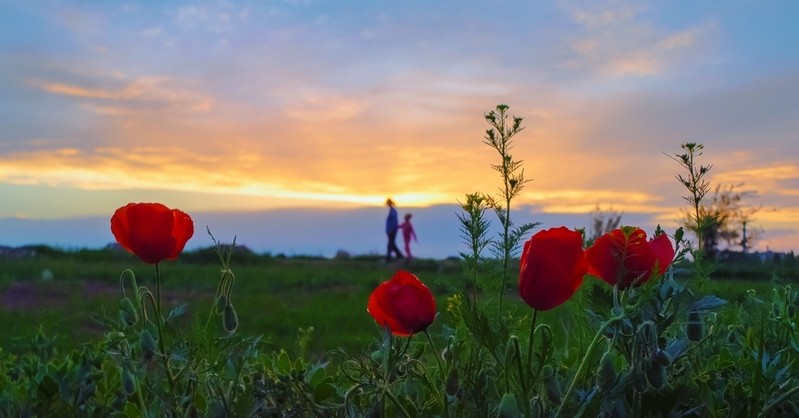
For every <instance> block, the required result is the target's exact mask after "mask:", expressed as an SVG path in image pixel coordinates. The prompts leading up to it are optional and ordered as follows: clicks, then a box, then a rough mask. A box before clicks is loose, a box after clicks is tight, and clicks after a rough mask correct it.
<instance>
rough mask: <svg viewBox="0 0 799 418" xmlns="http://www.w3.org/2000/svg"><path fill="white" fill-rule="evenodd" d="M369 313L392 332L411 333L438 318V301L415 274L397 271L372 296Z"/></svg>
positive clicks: (422, 328) (423, 328)
mask: <svg viewBox="0 0 799 418" xmlns="http://www.w3.org/2000/svg"><path fill="white" fill-rule="evenodd" d="M366 310H367V312H369V313H370V314H371V315H372V317H373V318H374V319H375V321H377V323H378V324H379V325H380V326H384V327H388V328H389V329H390V330H391V333H392V334H394V335H399V336H410V335H413V334H416V333H417V332H422V331H424V330H426V329H427V327H429V326H430V324H432V323H433V320H434V319H435V318H436V300H435V299H434V298H433V294H432V293H431V292H430V289H428V288H427V286H425V285H424V283H422V282H421V281H420V280H419V279H418V278H417V277H416V276H414V275H413V274H411V273H408V272H407V271H404V270H398V271H397V272H396V273H395V274H394V277H392V278H391V280H389V281H386V282H383V283H381V284H380V286H377V289H375V290H374V292H372V294H371V295H369V303H368V304H367V306H366Z"/></svg>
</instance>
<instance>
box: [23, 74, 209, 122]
mask: <svg viewBox="0 0 799 418" xmlns="http://www.w3.org/2000/svg"><path fill="white" fill-rule="evenodd" d="M29 85H31V86H33V87H36V88H38V89H40V90H43V91H46V92H48V93H52V94H59V95H65V96H71V97H77V98H81V99H89V100H94V101H100V102H107V101H112V102H117V103H120V102H121V103H122V104H117V106H124V105H127V106H133V105H137V106H138V107H137V109H142V107H144V108H145V109H146V108H147V107H150V108H155V109H152V110H169V111H172V112H175V113H207V112H210V111H211V110H212V109H213V108H214V106H215V101H214V99H212V98H211V97H209V96H207V95H204V94H202V93H199V92H197V91H193V90H191V89H189V88H187V87H185V86H182V85H180V83H177V82H175V81H174V80H171V79H169V78H167V77H142V78H138V79H135V80H132V81H129V82H128V83H126V84H124V85H123V86H122V87H120V88H116V89H114V88H89V87H85V86H81V85H77V84H66V83H61V82H54V81H42V80H30V81H29ZM117 106H111V107H109V106H108V105H99V106H89V107H88V109H90V110H94V111H96V112H97V113H101V114H112V115H113V114H120V113H124V111H123V109H124V107H123V108H122V109H120V108H119V107H117ZM131 109H132V108H131ZM129 110H130V109H129Z"/></svg>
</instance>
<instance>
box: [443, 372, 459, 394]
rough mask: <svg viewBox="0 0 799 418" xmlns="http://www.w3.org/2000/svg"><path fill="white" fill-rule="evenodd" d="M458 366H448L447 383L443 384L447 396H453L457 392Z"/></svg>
mask: <svg viewBox="0 0 799 418" xmlns="http://www.w3.org/2000/svg"><path fill="white" fill-rule="evenodd" d="M458 389H459V385H458V368H457V367H450V369H449V374H447V383H446V384H445V385H444V390H445V391H446V392H447V396H455V395H457V394H458Z"/></svg>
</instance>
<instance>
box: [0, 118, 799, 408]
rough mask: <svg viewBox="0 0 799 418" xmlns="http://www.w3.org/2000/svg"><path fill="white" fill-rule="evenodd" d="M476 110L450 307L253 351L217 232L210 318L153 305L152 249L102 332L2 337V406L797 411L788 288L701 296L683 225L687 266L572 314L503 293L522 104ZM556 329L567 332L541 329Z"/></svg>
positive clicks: (798, 371)
mask: <svg viewBox="0 0 799 418" xmlns="http://www.w3.org/2000/svg"><path fill="white" fill-rule="evenodd" d="M508 118H510V123H508ZM485 119H486V121H487V123H488V124H489V125H490V129H488V130H487V131H486V137H485V143H486V144H487V145H488V146H489V147H490V148H492V149H493V150H495V151H496V152H497V154H498V156H499V162H498V163H497V164H495V165H493V166H492V167H493V168H494V169H495V170H496V171H497V172H498V173H499V175H500V179H501V182H500V188H499V194H498V195H486V194H483V193H479V192H476V193H471V194H468V195H466V197H465V200H464V202H462V203H461V208H462V213H461V214H459V221H460V224H461V232H462V235H463V240H464V244H465V250H464V251H463V253H462V254H461V257H462V263H463V268H464V274H465V277H466V280H465V282H464V283H465V284H464V286H463V289H462V291H460V292H457V293H455V294H454V295H452V296H451V297H449V298H448V299H447V305H446V307H441V308H440V311H443V310H445V311H446V312H447V314H448V318H449V319H450V321H448V322H446V323H439V322H435V323H434V326H433V327H431V328H430V329H425V330H424V331H423V332H418V333H415V334H411V335H410V336H408V337H397V336H396V335H392V333H391V332H390V331H389V329H388V328H386V329H383V330H382V332H381V333H380V335H379V338H378V339H377V341H376V342H375V344H374V345H373V346H372V347H365V348H364V351H363V352H347V351H344V350H335V351H332V352H330V353H329V355H328V356H326V358H324V359H319V358H314V357H313V356H311V355H310V354H309V352H308V349H307V348H308V344H309V341H310V340H311V338H313V329H311V328H309V329H304V330H301V332H300V335H299V336H298V339H297V343H296V346H294V347H284V348H282V349H279V350H267V349H265V344H264V341H263V340H262V339H261V338H260V337H245V336H241V335H239V332H238V331H237V330H238V324H239V321H241V320H246V318H242V319H240V318H239V317H238V314H237V312H236V310H235V305H234V302H235V292H234V282H235V275H234V272H233V270H232V269H231V267H230V261H231V256H232V255H233V251H234V247H233V246H225V245H221V244H219V243H218V242H216V241H215V243H216V247H215V249H216V254H217V257H218V259H219V263H220V266H221V270H220V278H219V281H218V286H217V292H216V298H215V299H214V303H213V304H212V306H209V307H208V315H207V317H205V318H204V319H203V320H201V319H198V318H197V317H196V316H195V317H194V318H193V319H189V318H187V315H186V309H185V305H179V306H177V307H175V308H173V309H171V310H169V311H168V312H164V311H162V305H161V303H162V301H161V299H162V294H161V291H162V290H161V282H160V271H159V268H160V267H159V264H156V270H155V280H154V286H155V287H154V288H153V289H151V288H149V287H148V286H145V285H142V284H141V283H140V280H138V279H137V278H136V277H135V275H134V274H133V272H132V271H125V272H123V273H122V276H121V277H120V287H121V295H122V298H121V300H120V305H119V308H118V312H117V315H116V316H113V317H109V318H107V319H106V322H107V323H106V325H107V327H108V330H107V331H106V332H105V334H104V335H103V336H102V337H101V338H99V339H97V340H95V341H91V342H88V343H87V344H86V345H85V346H84V347H83V348H82V349H80V350H74V351H71V352H60V351H58V350H57V349H55V348H54V345H53V340H52V338H50V337H48V336H45V335H38V336H37V337H35V338H33V339H32V340H31V341H30V351H29V352H28V353H26V354H22V355H19V356H15V355H11V354H8V353H3V352H1V351H0V416H9V417H12V416H15V417H28V416H61V417H70V416H74V417H89V416H92V417H106V416H121V417H140V416H143V417H196V416H208V417H226V416H242V417H244V416H247V417H314V416H315V417H396V416H399V417H436V416H438V417H489V416H496V417H565V416H578V417H579V416H583V417H624V416H643V417H676V416H687V417H692V416H693V417H789V416H799V407H798V405H799V363H798V362H799V330H797V322H798V321H799V290H797V289H795V288H794V287H791V286H776V285H775V286H774V288H773V291H772V293H771V294H765V295H763V294H757V293H756V292H754V291H752V292H750V293H749V294H748V295H747V296H746V298H745V299H744V300H743V301H742V302H728V301H725V300H723V299H721V298H719V297H716V296H714V295H711V294H708V293H707V292H706V291H705V288H706V286H707V283H708V282H709V280H710V275H711V273H712V272H713V270H714V265H712V264H710V263H708V262H707V261H706V260H705V258H704V257H703V253H702V251H701V247H700V248H694V247H693V243H691V242H689V241H688V240H687V239H685V237H684V233H683V230H682V229H678V230H677V231H674V233H673V234H672V235H671V238H672V239H673V241H674V242H675V243H676V249H675V250H676V257H675V263H680V265H689V266H691V273H690V277H688V278H687V279H683V278H679V277H675V276H674V274H673V273H674V272H673V271H671V270H670V271H667V272H666V274H664V275H656V277H653V278H652V279H651V280H649V281H648V282H645V283H640V284H628V285H625V286H621V285H618V284H617V285H616V286H613V287H611V286H608V285H607V283H604V282H601V281H599V280H597V279H595V278H592V277H587V279H586V280H587V283H585V284H584V285H583V286H582V287H581V288H580V290H579V291H578V292H577V293H576V294H575V295H574V297H573V298H572V299H571V300H570V301H569V302H568V303H569V305H570V306H569V307H570V308H572V311H571V312H573V313H574V314H573V315H571V316H570V317H569V320H568V321H562V322H560V323H554V322H548V321H547V319H550V318H553V317H552V316H550V315H547V313H545V312H539V311H538V310H536V309H530V308H529V307H527V306H520V305H518V304H509V303H506V302H507V298H509V297H514V296H515V295H516V292H513V291H509V289H513V288H514V287H513V286H509V282H510V281H511V280H512V279H513V277H512V273H513V272H515V271H516V270H515V269H514V268H513V263H516V262H517V260H518V257H519V247H520V244H521V243H522V242H523V241H524V240H525V238H526V236H527V235H528V234H529V233H530V231H532V230H533V229H534V228H535V227H536V226H537V224H534V223H523V224H520V225H518V226H517V225H516V224H515V223H514V222H512V220H511V216H510V215H511V210H510V209H511V204H512V203H513V200H514V198H515V197H517V196H518V194H519V193H520V192H521V191H522V189H523V186H524V185H525V184H526V183H527V182H528V180H527V179H526V178H525V177H524V173H523V169H522V162H521V161H519V160H516V159H514V158H513V157H512V155H511V154H510V152H511V150H512V141H511V138H512V137H514V136H515V135H516V134H517V133H519V132H520V131H521V130H522V129H523V127H522V118H520V117H510V116H509V114H508V107H507V106H505V105H500V106H497V107H496V109H495V110H493V111H491V112H489V113H487V114H486V115H485ZM701 149H702V146H701V145H699V144H685V145H683V153H682V154H676V155H675V156H674V158H675V160H676V161H677V162H679V163H680V165H681V166H683V168H685V169H686V170H687V172H688V174H686V175H681V176H678V179H679V181H680V182H681V183H683V184H684V185H685V186H686V188H687V190H688V196H687V197H686V201H687V202H688V203H689V204H690V205H691V209H690V210H689V212H688V213H690V216H692V218H691V223H690V224H689V227H690V228H692V229H695V231H694V232H697V231H698V235H699V237H700V239H699V241H698V245H700V246H701V245H703V244H702V242H703V241H702V238H701V233H702V232H701V231H702V228H703V227H704V225H707V224H708V223H709V222H712V220H708V219H704V218H703V216H705V215H706V214H703V212H702V211H701V207H702V206H701V202H702V199H703V198H704V197H705V195H706V193H707V191H708V190H709V183H707V181H706V180H705V178H704V176H705V175H706V174H707V172H708V171H709V170H710V166H709V165H700V164H698V162H697V157H698V151H699V150H701ZM492 214H493V216H494V217H495V218H496V220H497V221H498V222H499V224H500V226H501V228H500V232H499V234H498V236H496V237H494V236H490V235H489V232H488V231H489V230H490V224H491V222H492V219H494V218H492V217H491V215H492ZM615 222H616V224H618V221H615ZM616 224H614V225H613V226H614V228H615V227H616V226H618V225H616ZM661 232H663V231H657V232H656V233H661ZM596 235H597V236H593V237H589V238H590V239H591V241H594V240H597V238H599V236H600V235H602V234H596ZM522 256H524V255H522ZM421 279H422V280H424V276H422V277H421ZM365 303H366V301H364V304H365ZM555 309H556V310H557V309H563V308H562V307H558V308H555ZM553 327H563V328H564V331H565V332H564V333H563V335H565V336H566V337H565V338H563V339H556V338H555V337H554V333H553ZM416 331H418V330H414V332H416Z"/></svg>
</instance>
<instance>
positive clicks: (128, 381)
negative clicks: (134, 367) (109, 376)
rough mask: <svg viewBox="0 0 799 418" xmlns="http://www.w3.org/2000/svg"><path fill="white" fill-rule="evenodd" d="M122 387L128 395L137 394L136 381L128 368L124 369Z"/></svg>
mask: <svg viewBox="0 0 799 418" xmlns="http://www.w3.org/2000/svg"><path fill="white" fill-rule="evenodd" d="M122 387H123V388H125V392H126V393H127V394H128V395H133V394H134V393H136V379H135V378H134V377H133V374H132V373H131V372H130V370H128V369H127V368H126V367H123V368H122Z"/></svg>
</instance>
